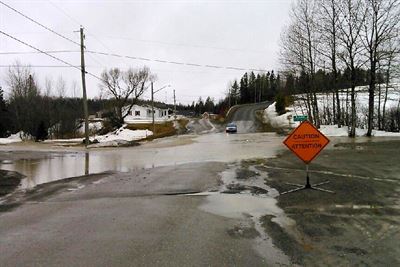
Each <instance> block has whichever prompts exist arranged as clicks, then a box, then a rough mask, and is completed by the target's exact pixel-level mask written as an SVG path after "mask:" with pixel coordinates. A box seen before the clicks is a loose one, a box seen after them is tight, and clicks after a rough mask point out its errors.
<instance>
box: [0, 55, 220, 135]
mask: <svg viewBox="0 0 400 267" xmlns="http://www.w3.org/2000/svg"><path fill="white" fill-rule="evenodd" d="M5 76H6V85H7V87H8V89H9V94H8V97H7V98H6V97H5V93H4V89H3V88H2V87H1V86H0V138H1V137H8V136H9V135H10V134H14V133H17V132H20V133H22V134H23V135H24V136H21V137H22V138H33V139H35V140H44V139H47V138H50V137H51V138H75V137H81V136H82V132H81V131H79V128H80V127H81V125H82V123H83V118H84V114H83V102H82V98H80V97H79V95H80V93H79V92H77V88H76V87H77V85H76V83H72V87H71V88H70V91H72V92H73V96H72V97H71V96H67V93H66V92H67V89H68V88H67V84H66V82H65V80H64V79H63V78H62V77H61V76H60V77H59V78H58V79H57V80H56V81H55V82H54V81H53V80H51V79H49V78H46V79H45V81H44V86H40V85H39V84H40V83H39V81H38V79H37V78H36V75H35V73H34V72H33V71H32V69H31V68H30V67H29V65H27V66H24V65H22V64H20V63H19V62H16V64H15V66H13V67H10V68H9V69H8V71H7V73H6V75H5ZM155 78H156V75H155V74H153V73H151V71H150V69H149V68H147V67H143V68H139V69H133V68H130V69H128V70H126V71H123V70H120V69H118V68H111V69H105V70H104V71H103V72H102V81H101V84H100V85H99V89H100V92H101V93H100V97H98V98H95V99H88V110H89V114H92V115H95V114H96V113H98V112H99V113H98V114H99V115H100V114H101V115H100V116H101V117H102V118H103V126H104V127H105V129H104V131H111V130H113V129H115V128H117V127H120V126H121V125H122V124H123V120H124V118H125V117H126V116H127V115H128V113H129V109H131V108H132V107H133V105H134V104H138V105H151V101H150V100H144V99H142V98H141V97H142V95H143V93H144V92H145V91H146V90H148V89H149V86H150V84H151V82H152V81H154V80H155ZM77 96H78V97H77ZM154 103H155V106H157V107H159V108H169V109H171V110H173V109H174V105H171V104H166V103H161V102H157V101H155V102H154ZM215 106H218V104H217V105H215V104H214V100H212V99H211V98H208V99H207V100H206V103H205V104H204V103H203V101H202V100H201V101H200V105H197V106H196V105H195V104H194V103H193V105H182V104H177V105H176V108H177V110H178V111H186V113H187V114H188V115H194V114H201V113H200V112H204V111H209V112H212V111H214V108H215ZM124 107H128V110H124V111H123V109H124ZM104 133H105V132H104Z"/></svg>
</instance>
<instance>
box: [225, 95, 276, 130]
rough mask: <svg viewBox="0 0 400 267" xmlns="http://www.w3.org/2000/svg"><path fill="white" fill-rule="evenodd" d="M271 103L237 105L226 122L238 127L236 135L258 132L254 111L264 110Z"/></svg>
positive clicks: (258, 124) (257, 122)
mask: <svg viewBox="0 0 400 267" xmlns="http://www.w3.org/2000/svg"><path fill="white" fill-rule="evenodd" d="M270 104H271V102H263V103H258V104H246V105H239V106H238V107H237V108H234V109H233V113H232V114H229V116H228V121H229V122H233V123H235V124H236V125H237V127H238V133H254V132H259V131H260V122H259V121H258V120H257V118H256V111H258V110H262V109H266V108H267V107H268V106H269V105H270Z"/></svg>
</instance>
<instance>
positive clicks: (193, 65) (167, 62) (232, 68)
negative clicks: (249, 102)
mask: <svg viewBox="0 0 400 267" xmlns="http://www.w3.org/2000/svg"><path fill="white" fill-rule="evenodd" d="M86 52H87V53H92V54H98V55H103V56H112V57H119V58H128V59H135V60H142V61H152V62H157V63H164V64H174V65H186V66H191V67H202V68H213V69H227V70H240V71H249V70H250V71H260V72H266V71H267V70H265V69H256V68H243V67H228V66H216V65H202V64H195V63H187V62H177V61H168V60H161V59H151V58H144V57H135V56H127V55H120V54H110V53H105V52H99V51H91V50H87V51H86Z"/></svg>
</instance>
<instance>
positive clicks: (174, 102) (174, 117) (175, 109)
mask: <svg viewBox="0 0 400 267" xmlns="http://www.w3.org/2000/svg"><path fill="white" fill-rule="evenodd" d="M174 118H175V120H176V96H175V89H174Z"/></svg>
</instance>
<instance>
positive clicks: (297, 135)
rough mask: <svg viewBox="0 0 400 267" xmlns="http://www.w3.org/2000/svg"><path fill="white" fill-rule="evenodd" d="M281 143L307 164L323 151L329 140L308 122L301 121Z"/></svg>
mask: <svg viewBox="0 0 400 267" xmlns="http://www.w3.org/2000/svg"><path fill="white" fill-rule="evenodd" d="M283 143H284V144H285V145H286V146H287V147H288V148H289V149H290V150H291V151H292V152H293V153H294V154H296V156H298V157H299V158H300V159H301V160H302V161H304V162H305V163H306V164H308V163H310V162H311V161H312V160H313V159H314V158H315V157H316V156H317V155H318V154H319V152H321V150H322V149H324V147H325V146H326V145H327V144H328V143H329V139H328V138H327V137H326V136H325V135H323V134H322V133H321V132H320V131H318V129H317V128H315V126H314V125H312V124H311V123H310V122H308V121H303V122H302V123H301V124H300V125H299V126H298V127H297V128H296V129H295V130H294V131H293V132H292V133H291V134H290V135H289V136H288V137H287V138H286V139H285V141H284V142H283Z"/></svg>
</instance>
